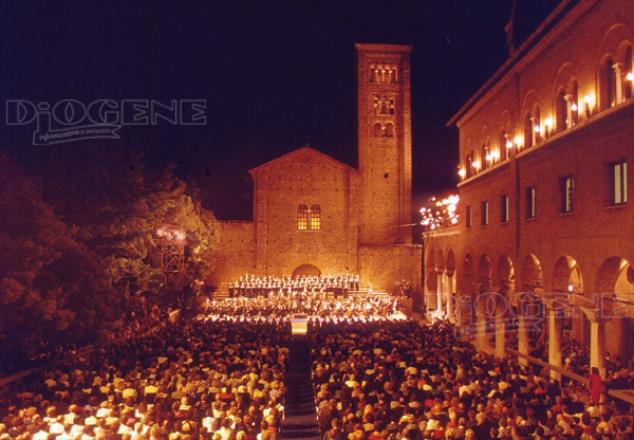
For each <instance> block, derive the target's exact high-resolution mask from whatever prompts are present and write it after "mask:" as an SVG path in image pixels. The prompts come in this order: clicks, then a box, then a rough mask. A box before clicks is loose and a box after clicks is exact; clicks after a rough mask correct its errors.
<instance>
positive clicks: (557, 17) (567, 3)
mask: <svg viewBox="0 0 634 440" xmlns="http://www.w3.org/2000/svg"><path fill="white" fill-rule="evenodd" d="M582 2H583V0H562V2H561V3H559V5H557V7H556V8H555V9H554V10H553V11H552V12H551V13H550V14H548V16H547V17H546V18H545V19H544V21H543V22H542V23H541V24H540V25H539V26H537V29H535V30H534V31H533V32H532V33H531V34H530V35H529V36H528V38H526V40H525V41H524V43H522V44H521V45H520V47H519V48H518V49H517V50H516V51H515V54H513V55H512V56H511V57H509V58H508V59H507V60H506V61H505V62H504V63H503V64H502V65H501V66H500V67H499V68H498V69H497V70H496V71H495V72H494V73H493V75H491V77H490V78H489V79H488V80H487V81H486V82H485V83H484V84H483V85H482V86H481V87H480V88H479V89H478V90H476V92H475V93H474V94H473V95H471V97H470V98H469V99H468V100H467V102H465V103H464V104H463V105H462V107H460V109H459V110H458V111H457V112H456V113H455V114H454V115H453V116H452V117H451V119H449V121H447V124H446V127H451V126H453V125H455V124H457V123H458V121H459V120H460V119H461V118H462V116H464V115H465V114H466V113H467V112H468V111H469V110H470V109H471V108H472V107H473V106H474V105H475V104H477V103H478V101H479V100H480V99H481V98H482V97H483V96H484V95H485V94H486V93H487V92H488V91H489V90H491V89H492V88H493V86H494V85H495V84H496V83H497V82H498V81H499V80H501V79H502V78H503V77H504V75H506V74H507V73H508V72H510V71H511V70H512V68H513V67H514V66H515V65H517V64H518V62H519V61H520V60H522V59H523V58H524V57H525V56H526V55H527V54H528V53H529V52H530V50H531V49H533V48H534V47H535V46H536V45H537V44H538V43H539V41H540V37H545V36H546V35H548V34H550V33H551V32H553V30H554V29H553V27H554V26H555V25H556V24H557V23H559V22H560V21H561V20H562V19H563V18H564V17H566V16H567V15H568V14H569V13H570V11H571V10H572V9H573V8H574V6H576V5H577V4H580V3H582Z"/></svg>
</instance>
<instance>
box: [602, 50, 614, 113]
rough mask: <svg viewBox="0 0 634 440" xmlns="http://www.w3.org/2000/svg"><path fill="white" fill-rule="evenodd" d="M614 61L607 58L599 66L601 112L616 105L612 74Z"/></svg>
mask: <svg viewBox="0 0 634 440" xmlns="http://www.w3.org/2000/svg"><path fill="white" fill-rule="evenodd" d="M613 65H614V60H613V59H612V57H608V58H607V59H606V60H605V61H603V64H601V72H600V75H599V81H600V84H599V86H600V88H599V91H600V99H601V102H600V104H601V107H600V108H601V110H605V109H608V108H610V107H612V106H614V105H615V104H616V75H615V72H614V68H613V67H612V66H613Z"/></svg>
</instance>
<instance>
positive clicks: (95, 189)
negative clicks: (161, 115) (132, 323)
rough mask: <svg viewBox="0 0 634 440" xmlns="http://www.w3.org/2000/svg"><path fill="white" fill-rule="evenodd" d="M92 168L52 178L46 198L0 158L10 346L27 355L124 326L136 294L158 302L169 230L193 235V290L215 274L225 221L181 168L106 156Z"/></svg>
mask: <svg viewBox="0 0 634 440" xmlns="http://www.w3.org/2000/svg"><path fill="white" fill-rule="evenodd" d="M84 165H85V166H82V167H80V168H77V167H75V168H73V169H72V170H71V169H67V170H64V169H55V170H54V171H51V174H50V175H46V176H43V181H45V182H46V185H42V188H43V190H44V191H43V192H42V191H40V190H39V188H38V186H37V185H36V183H34V181H33V180H32V179H30V178H28V177H27V176H26V175H25V174H24V173H23V172H22V171H21V170H20V169H19V168H18V167H17V166H16V165H15V164H13V163H12V162H10V161H9V160H8V159H6V158H4V157H1V156H0V170H1V171H2V173H1V175H0V212H2V214H3V215H2V216H0V245H1V248H2V252H0V289H1V290H0V348H4V349H7V350H13V351H14V352H15V350H21V351H22V353H21V354H22V357H24V356H29V355H31V354H34V353H35V352H37V350H39V349H41V347H43V346H44V345H47V344H48V345H54V344H56V343H58V342H60V341H64V342H67V343H68V342H78V343H82V342H85V341H88V340H90V339H92V338H94V337H95V336H96V335H97V334H103V332H104V331H106V332H107V331H113V330H114V329H116V328H121V327H122V325H125V322H124V319H125V318H126V317H127V316H130V315H131V312H132V311H133V309H134V307H133V305H132V304H133V303H134V304H140V303H143V301H139V299H134V300H133V299H132V296H131V295H136V294H138V293H150V294H151V296H155V297H156V296H157V294H159V293H160V291H161V289H162V288H163V287H164V286H163V282H164V278H163V276H162V273H161V270H160V265H159V259H158V255H157V246H156V230H157V229H158V228H159V227H161V226H162V225H165V224H171V225H174V226H176V227H178V228H179V229H181V230H183V231H185V233H186V245H185V268H186V273H185V279H184V282H185V284H188V283H190V282H191V281H192V280H194V279H205V278H207V277H208V276H209V273H210V271H211V270H212V269H213V252H212V251H213V249H214V245H215V241H216V221H215V218H214V216H213V213H211V212H210V211H208V210H205V209H204V208H203V207H202V206H201V205H200V202H199V201H198V200H196V199H195V197H194V196H193V195H192V191H191V190H190V188H188V186H187V184H186V183H185V182H184V181H182V180H181V179H179V178H178V177H176V176H175V173H174V168H173V167H164V168H161V169H159V170H158V171H156V170H151V169H148V168H147V167H146V166H145V164H144V161H143V160H142V158H140V157H139V156H138V155H136V154H134V153H133V152H126V153H112V152H111V151H105V150H103V151H100V152H97V153H91V157H90V158H89V160H86V161H84ZM108 329H110V330H108ZM0 354H1V353H0Z"/></svg>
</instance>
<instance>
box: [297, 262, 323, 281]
mask: <svg viewBox="0 0 634 440" xmlns="http://www.w3.org/2000/svg"><path fill="white" fill-rule="evenodd" d="M311 275H313V276H319V275H321V271H320V270H319V269H318V268H317V267H316V266H313V265H312V264H301V265H299V266H297V267H296V268H295V270H294V271H293V278H295V277H299V276H311Z"/></svg>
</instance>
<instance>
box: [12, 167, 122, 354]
mask: <svg viewBox="0 0 634 440" xmlns="http://www.w3.org/2000/svg"><path fill="white" fill-rule="evenodd" d="M0 170H2V172H1V173H0V212H2V213H3V215H2V216H0V245H1V247H2V249H3V251H2V252H1V253H0V340H1V341H2V347H3V348H4V350H10V351H9V352H7V351H5V352H4V353H3V355H5V356H8V354H7V353H10V354H11V357H13V359H14V361H16V362H22V361H24V360H25V359H26V358H28V357H30V356H33V355H34V354H36V353H37V351H38V350H40V349H41V348H42V347H48V346H52V345H55V344H57V343H59V342H60V341H61V340H64V341H67V342H71V343H72V342H81V341H85V340H87V339H89V338H90V337H91V335H94V332H95V331H98V329H99V327H100V324H101V323H102V322H103V320H104V319H107V318H108V316H109V314H108V313H107V310H106V311H105V312H104V311H103V310H102V309H103V306H104V305H105V304H106V303H108V302H109V301H110V298H109V296H110V295H109V293H110V292H109V289H108V288H107V283H106V279H105V277H104V276H103V273H102V272H101V270H100V268H99V264H98V261H97V259H96V256H95V255H94V253H92V252H90V251H89V250H88V249H87V248H86V247H85V246H83V245H82V244H81V243H80V242H78V241H77V239H76V236H75V232H74V231H73V230H71V229H69V228H68V227H67V226H66V225H65V224H64V223H63V222H62V221H61V220H60V219H59V218H58V217H57V216H56V215H55V213H54V212H53V209H52V208H51V206H50V205H49V204H47V203H46V202H45V201H44V200H43V199H42V197H41V194H40V191H39V190H38V188H37V186H36V185H35V184H34V182H33V181H32V180H31V179H30V178H28V177H27V176H26V175H25V174H24V173H23V172H22V170H20V168H19V167H17V166H16V165H15V164H14V163H12V162H11V161H10V160H9V159H7V158H6V157H4V156H2V155H0ZM3 359H7V357H3Z"/></svg>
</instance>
